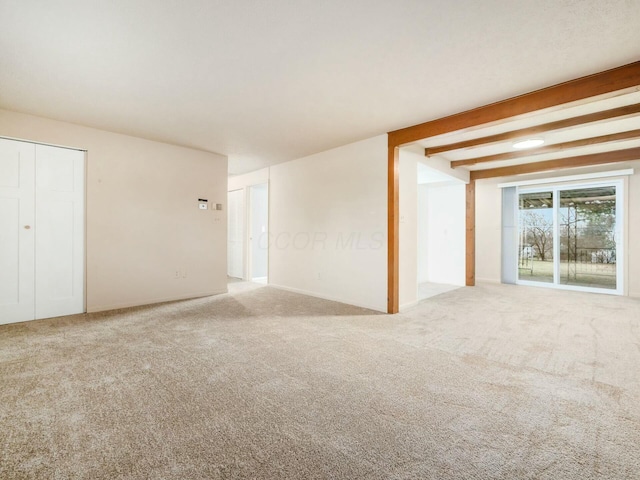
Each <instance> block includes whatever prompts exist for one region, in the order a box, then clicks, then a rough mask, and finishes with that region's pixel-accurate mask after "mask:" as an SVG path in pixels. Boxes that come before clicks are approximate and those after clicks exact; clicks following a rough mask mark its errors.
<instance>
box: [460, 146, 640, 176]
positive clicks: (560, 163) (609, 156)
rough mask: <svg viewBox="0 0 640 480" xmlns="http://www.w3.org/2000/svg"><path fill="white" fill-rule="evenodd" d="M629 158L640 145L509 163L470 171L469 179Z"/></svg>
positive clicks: (637, 154)
mask: <svg viewBox="0 0 640 480" xmlns="http://www.w3.org/2000/svg"><path fill="white" fill-rule="evenodd" d="M630 160H640V147H638V148H629V149H626V150H615V151H613V152H604V153H594V154H591V155H579V156H575V157H567V158H561V159H559V160H549V161H546V162H535V163H525V164H522V165H511V166H509V167H498V168H489V169H486V170H475V171H473V172H471V179H472V180H481V179H483V178H495V177H507V176H510V175H522V174H525V173H537V172H550V171H553V170H561V169H563V168H576V167H586V166H590V165H605V164H607V163H618V162H626V161H630Z"/></svg>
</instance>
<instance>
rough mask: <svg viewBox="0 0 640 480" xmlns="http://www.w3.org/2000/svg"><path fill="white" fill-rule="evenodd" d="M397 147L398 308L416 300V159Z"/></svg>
mask: <svg viewBox="0 0 640 480" xmlns="http://www.w3.org/2000/svg"><path fill="white" fill-rule="evenodd" d="M423 156H424V155H417V154H415V153H412V152H410V151H407V150H405V149H401V150H400V299H399V300H400V301H399V304H400V310H402V309H403V308H407V307H409V306H411V305H413V304H415V303H416V302H417V301H418V262H417V257H418V162H419V161H420V160H421V159H422V157H423Z"/></svg>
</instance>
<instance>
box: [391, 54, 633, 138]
mask: <svg viewBox="0 0 640 480" xmlns="http://www.w3.org/2000/svg"><path fill="white" fill-rule="evenodd" d="M638 85H640V61H638V62H634V63H630V64H628V65H624V66H622V67H618V68H614V69H611V70H607V71H604V72H600V73H596V74H594V75H589V76H587V77H582V78H578V79H576V80H571V81H569V82H564V83H561V84H558V85H554V86H552V87H548V88H544V89H541V90H537V91H535V92H531V93H527V94H524V95H520V96H518V97H513V98H510V99H508V100H503V101H501V102H497V103H493V104H491V105H486V106H484V107H480V108H476V109H474V110H468V111H466V112H462V113H458V114H455V115H451V116H448V117H444V118H440V119H437V120H432V121H430V122H425V123H421V124H419V125H414V126H412V127H407V128H402V129H400V130H395V131H393V132H389V139H390V141H391V143H392V144H393V145H395V146H400V145H405V144H407V143H411V142H416V141H418V140H423V139H425V138H429V137H433V136H436V135H440V134H443V133H449V132H455V131H456V130H462V129H463V128H469V127H475V126H477V125H483V124H485V123H491V122H495V121H498V120H504V119H507V118H510V117H514V116H516V115H523V114H525V113H531V112H535V111H537V110H542V109H544V108H549V107H555V106H557V105H562V104H565V103H569V102H575V101H579V100H584V99H586V98H590V97H595V96H596V95H603V94H606V93H612V92H616V91H619V90H623V89H625V88H630V87H635V86H638Z"/></svg>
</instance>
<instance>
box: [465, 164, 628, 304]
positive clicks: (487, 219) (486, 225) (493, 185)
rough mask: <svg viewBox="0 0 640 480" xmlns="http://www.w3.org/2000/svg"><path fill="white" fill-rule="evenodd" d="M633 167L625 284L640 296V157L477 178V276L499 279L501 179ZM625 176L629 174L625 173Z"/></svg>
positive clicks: (561, 175)
mask: <svg viewBox="0 0 640 480" xmlns="http://www.w3.org/2000/svg"><path fill="white" fill-rule="evenodd" d="M625 168H633V169H634V170H635V172H636V173H635V174H634V175H631V176H630V177H628V183H627V188H626V197H627V198H626V202H625V208H626V213H627V222H626V228H627V239H626V241H625V243H626V245H625V247H626V248H625V250H626V256H627V262H626V267H627V268H626V275H625V277H626V280H625V283H626V287H627V291H628V294H629V295H631V296H634V297H640V160H638V161H635V162H625V163H616V164H612V165H605V166H599V167H590V168H578V169H570V170H562V171H558V172H550V173H546V174H536V175H526V176H524V175H522V176H517V177H504V178H499V179H487V180H478V181H477V182H476V278H477V279H478V280H480V281H482V280H485V281H492V282H499V281H500V262H501V245H500V244H501V240H500V238H501V208H502V204H501V202H502V199H501V191H500V188H498V184H499V183H507V182H514V181H522V180H525V179H541V178H549V179H551V180H552V179H553V178H554V177H564V176H568V175H579V174H583V173H593V172H606V171H611V170H622V169H625ZM625 178H626V177H625Z"/></svg>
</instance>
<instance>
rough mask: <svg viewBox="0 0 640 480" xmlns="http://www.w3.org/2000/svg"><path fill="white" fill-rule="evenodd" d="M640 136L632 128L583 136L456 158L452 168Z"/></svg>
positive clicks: (638, 132)
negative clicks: (509, 150)
mask: <svg viewBox="0 0 640 480" xmlns="http://www.w3.org/2000/svg"><path fill="white" fill-rule="evenodd" d="M635 138H640V129H637V130H630V131H628V132H619V133H612V134H610V135H601V136H599V137H590V138H582V139H580V140H573V141H571V142H563V143H556V144H551V145H543V146H541V147H536V148H529V149H526V150H518V151H515V152H506V153H498V154H495V155H486V156H484V157H475V158H467V159H465V160H455V161H452V162H451V167H452V168H457V167H462V166H465V165H477V164H479V163H486V162H499V161H504V160H517V159H519V158H527V157H531V156H535V155H542V154H545V153H554V152H560V151H562V150H568V149H570V148H577V147H586V146H589V145H598V144H602V143H614V142H621V141H623V140H632V139H635Z"/></svg>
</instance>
